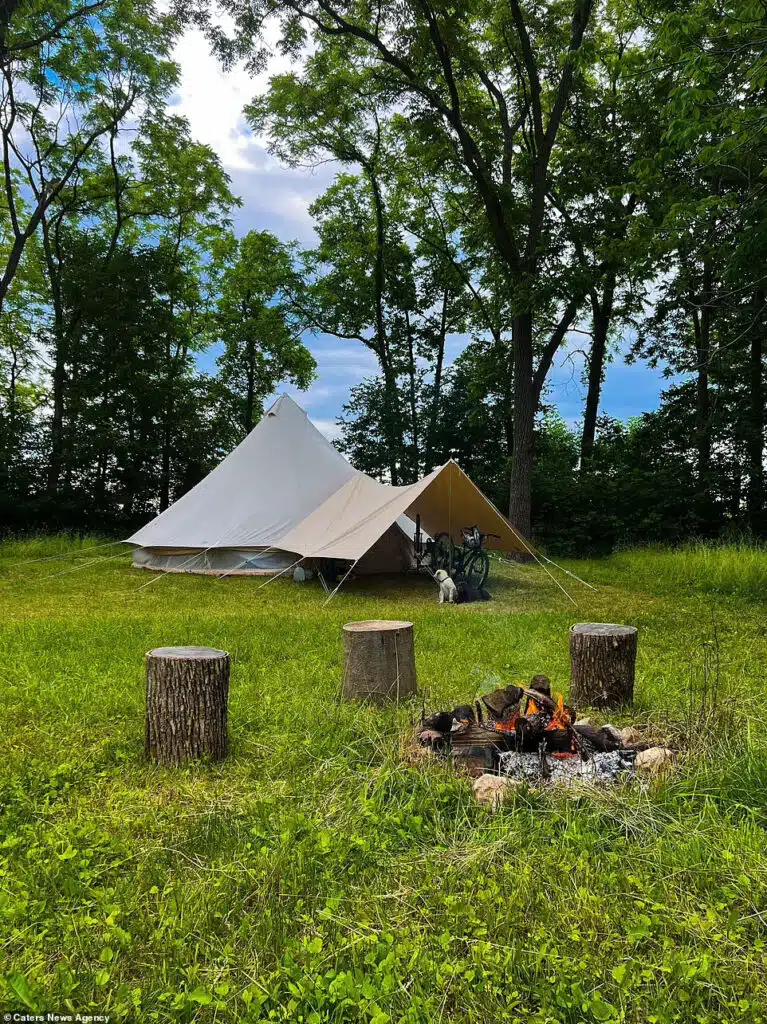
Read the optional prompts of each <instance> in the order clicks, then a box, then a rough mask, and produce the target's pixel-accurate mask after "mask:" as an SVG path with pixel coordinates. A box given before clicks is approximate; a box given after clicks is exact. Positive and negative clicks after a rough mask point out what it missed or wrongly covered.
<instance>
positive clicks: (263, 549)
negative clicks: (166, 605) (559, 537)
mask: <svg viewBox="0 0 767 1024" xmlns="http://www.w3.org/2000/svg"><path fill="white" fill-rule="evenodd" d="M416 517H419V519H420V523H421V527H422V530H423V531H424V532H425V533H427V534H431V535H432V536H436V534H438V533H442V532H447V533H449V534H450V535H451V537H452V538H453V540H454V541H455V542H457V543H459V542H460V540H461V529H462V527H467V526H473V525H476V526H478V527H479V529H480V530H481V531H482V532H483V533H486V534H496V535H497V538H495V537H493V538H490V539H489V540H488V542H487V547H491V548H493V547H494V548H496V549H500V550H503V551H511V552H520V553H522V552H528V553H529V552H530V548H529V547H528V545H527V544H526V542H525V541H524V540H523V539H522V538H521V537H520V536H519V534H517V533H516V531H515V530H514V529H513V528H512V527H511V526H510V525H509V523H508V521H507V520H506V519H505V518H504V517H503V516H502V515H501V513H500V512H499V511H498V510H497V509H496V508H495V506H494V505H493V504H492V503H491V502H490V501H488V500H487V498H486V497H485V496H484V495H483V494H482V492H481V491H480V490H479V489H478V488H477V487H476V486H475V485H474V484H473V483H472V482H471V480H470V479H469V478H468V476H466V474H465V473H464V472H463V471H462V470H461V469H460V468H459V467H458V465H457V464H456V463H455V462H452V461H450V462H448V463H446V464H445V465H444V466H441V467H440V468H439V469H436V470H434V472H433V473H430V474H429V475H428V476H426V477H424V478H423V480H420V481H418V482H417V483H415V484H410V485H408V486H404V487H392V486H389V485H387V484H382V483H379V482H378V481H377V480H374V479H372V477H369V476H367V475H366V474H365V473H361V472H360V471H358V470H355V469H354V467H353V466H351V465H350V464H349V463H348V462H347V461H346V459H345V458H344V457H343V456H342V455H341V454H340V453H339V452H338V451H336V449H335V448H334V447H333V446H332V444H330V442H329V441H328V440H327V439H326V438H325V437H324V436H323V435H322V434H321V433H320V432H319V430H317V428H316V427H315V426H314V425H313V424H312V423H311V421H310V420H309V418H308V416H307V415H306V413H305V412H304V410H303V409H301V408H300V407H299V406H298V405H296V403H295V402H294V401H293V400H292V399H290V398H288V397H287V396H285V395H283V396H282V397H281V398H279V399H278V400H277V401H276V402H275V404H274V405H273V406H272V407H271V408H270V409H269V411H268V412H267V413H266V415H265V416H264V417H263V418H262V420H261V421H260V423H258V425H257V426H256V427H255V428H254V429H253V430H252V431H251V432H250V433H249V434H248V436H247V437H246V438H245V440H244V441H243V442H242V444H240V445H239V446H238V447H237V448H235V450H234V451H233V452H232V453H231V454H230V455H228V456H227V457H226V458H225V459H224V461H223V462H222V463H221V464H220V465H219V466H217V467H216V468H215V469H214V470H213V471H212V472H211V473H210V474H209V475H208V476H207V477H205V479H204V480H202V481H200V483H199V484H197V486H196V487H193V488H192V490H190V491H188V492H187V493H186V494H185V495H184V496H183V497H182V498H180V499H179V500H178V501H177V502H175V504H173V505H171V506H170V508H168V509H166V510H165V511H164V512H163V513H161V514H160V515H159V516H157V518H156V519H154V520H152V522H151V523H149V524H148V525H147V526H145V527H143V529H141V530H139V531H138V532H137V533H135V534H134V535H133V536H132V537H130V538H129V539H128V543H129V544H132V545H133V546H134V553H133V561H134V565H136V566H140V567H143V568H150V569H159V570H164V571H171V572H173V571H175V572H198V573H199V572H201V573H216V574H217V573H232V572H238V573H256V574H271V573H275V572H276V573H279V572H281V571H283V570H284V569H286V568H288V567H289V566H291V565H293V564H298V563H302V564H304V565H309V566H311V565H317V564H319V563H321V562H322V561H324V560H328V559H332V560H334V561H338V562H341V563H343V564H345V565H347V566H348V567H352V566H353V567H355V570H356V571H357V572H359V573H366V572H396V571H403V570H407V569H409V568H411V567H412V565H413V533H414V523H413V521H414V520H415V518H416Z"/></svg>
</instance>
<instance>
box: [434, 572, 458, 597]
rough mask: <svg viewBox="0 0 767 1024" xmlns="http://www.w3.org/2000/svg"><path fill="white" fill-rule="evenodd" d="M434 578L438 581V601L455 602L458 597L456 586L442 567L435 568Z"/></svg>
mask: <svg viewBox="0 0 767 1024" xmlns="http://www.w3.org/2000/svg"><path fill="white" fill-rule="evenodd" d="M434 579H435V580H436V581H437V583H439V603H440V604H444V603H445V602H446V601H447V603H448V604H455V602H456V600H457V598H458V587H456V585H455V583H453V581H452V580H451V579H450V577H449V576H448V574H447V573H446V572H445V570H444V569H437V571H436V572H435V573H434Z"/></svg>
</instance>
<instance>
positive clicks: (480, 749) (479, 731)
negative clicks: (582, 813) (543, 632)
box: [418, 675, 671, 785]
mask: <svg viewBox="0 0 767 1024" xmlns="http://www.w3.org/2000/svg"><path fill="white" fill-rule="evenodd" d="M418 742H419V743H420V745H421V746H423V747H426V748H428V749H430V750H432V751H433V752H434V753H436V754H438V755H442V756H445V757H449V758H451V759H452V761H453V763H454V764H456V765H459V766H462V767H464V768H466V769H467V770H468V772H469V774H470V775H472V776H474V777H477V776H480V775H485V774H486V773H490V774H491V775H495V776H500V777H503V778H505V779H507V780H514V781H517V782H526V783H528V784H531V785H542V784H547V783H564V784H566V785H577V784H579V783H586V782H588V783H615V782H620V781H622V780H625V779H627V778H630V777H632V776H633V774H634V772H635V769H637V768H643V767H646V768H647V769H648V770H656V771H657V770H659V769H660V768H661V767H662V766H664V765H666V764H668V763H669V761H670V759H671V752H670V751H668V750H666V749H665V748H661V747H655V746H654V745H653V744H652V743H649V742H645V741H644V740H643V739H642V738H641V734H640V733H638V731H637V730H636V729H625V730H624V731H623V733H621V732H620V731H619V730H618V729H616V728H615V727H614V726H611V725H605V726H602V727H596V726H594V725H592V724H591V722H590V721H588V720H586V719H583V720H581V721H579V720H578V716H577V714H576V712H575V710H574V709H573V708H571V707H569V706H568V705H566V704H565V702H564V699H563V697H562V695H561V694H553V695H552V692H551V684H550V682H549V680H548V678H547V677H546V676H543V675H538V676H534V677H533V678H532V680H531V681H530V684H529V686H517V685H509V686H504V687H501V688H499V689H497V690H494V691H493V692H492V693H488V694H486V695H485V696H483V697H482V698H481V699H480V700H478V701H476V702H475V703H474V704H473V705H470V704H464V705H460V706H458V707H456V708H454V709H453V710H452V711H440V712H437V713H436V714H435V715H432V716H430V717H429V718H424V719H423V721H422V722H421V725H420V727H419V729H418ZM500 781H501V780H500V779H499V782H500Z"/></svg>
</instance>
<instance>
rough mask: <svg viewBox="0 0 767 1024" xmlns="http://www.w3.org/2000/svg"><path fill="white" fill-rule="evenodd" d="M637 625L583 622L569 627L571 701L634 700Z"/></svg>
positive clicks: (612, 704)
mask: <svg viewBox="0 0 767 1024" xmlns="http://www.w3.org/2000/svg"><path fill="white" fill-rule="evenodd" d="M636 657H637V631H636V627H635V626H616V625H614V624H613V623H610V622H580V623H578V624H577V625H575V626H571V627H570V664H571V675H570V698H569V699H570V702H571V703H572V704H574V705H575V706H576V707H579V706H580V707H583V706H588V707H611V708H615V707H620V706H621V705H624V704H630V703H631V702H632V700H633V699H634V668H635V665H636Z"/></svg>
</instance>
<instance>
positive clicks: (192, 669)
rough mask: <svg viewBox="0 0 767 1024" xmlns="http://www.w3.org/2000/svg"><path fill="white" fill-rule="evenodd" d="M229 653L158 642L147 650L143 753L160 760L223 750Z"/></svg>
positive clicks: (215, 754)
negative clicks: (157, 645) (152, 648)
mask: <svg viewBox="0 0 767 1024" xmlns="http://www.w3.org/2000/svg"><path fill="white" fill-rule="evenodd" d="M228 704H229V655H228V654H227V653H226V651H217V650H215V648H212V647H158V648H157V649H156V650H154V651H149V652H148V654H147V656H146V754H147V757H148V758H150V760H152V761H158V762H159V763H160V764H173V765H179V764H183V763H184V762H185V761H193V760H197V759H198V758H202V757H209V758H212V759H213V760H216V761H218V760H221V759H222V758H224V757H226V751H227V711H228Z"/></svg>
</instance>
